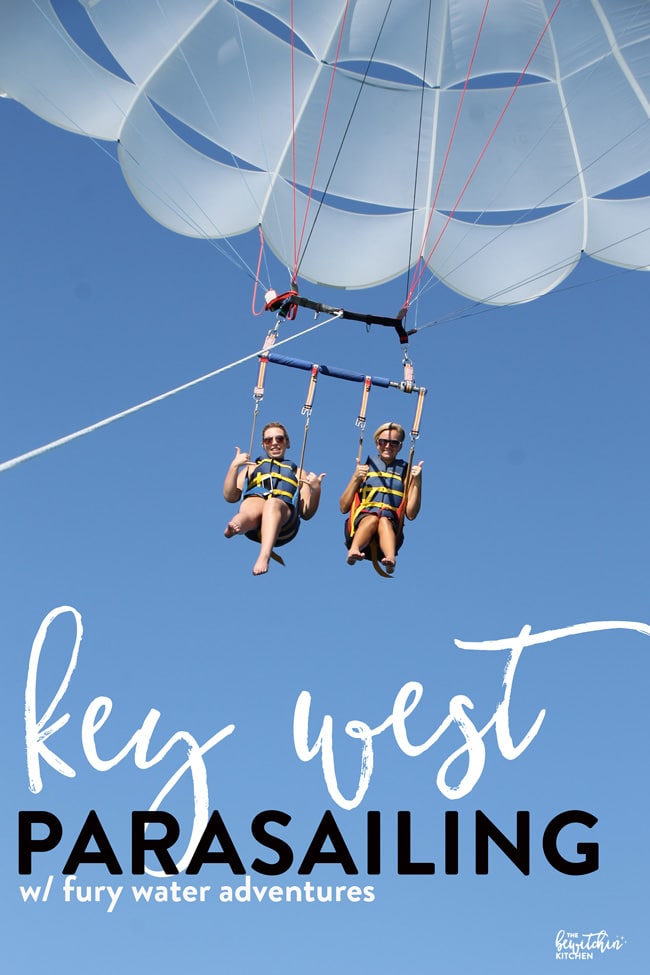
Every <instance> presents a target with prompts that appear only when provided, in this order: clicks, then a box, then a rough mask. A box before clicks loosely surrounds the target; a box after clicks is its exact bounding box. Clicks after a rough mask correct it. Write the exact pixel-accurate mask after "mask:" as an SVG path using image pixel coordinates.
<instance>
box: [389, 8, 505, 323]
mask: <svg viewBox="0 0 650 975" xmlns="http://www.w3.org/2000/svg"><path fill="white" fill-rule="evenodd" d="M489 6H490V0H485V6H484V7H483V15H482V17H481V22H480V24H479V27H478V31H477V34H476V39H475V41H474V47H473V49H472V53H471V56H470V59H469V64H468V66H467V73H466V75H465V81H464V83H463V88H462V91H461V94H460V98H459V100H458V107H457V108H456V114H455V116H454V121H453V123H452V127H451V133H450V135H449V140H448V142H447V148H446V150H445V155H444V159H443V161H442V166H441V167H440V175H439V176H438V182H437V184H436V188H435V191H434V194H433V200H432V202H431V206H430V207H429V218H428V220H427V225H426V227H425V230H424V233H423V235H422V244H421V247H420V253H419V254H418V259H417V266H416V269H415V275H414V280H413V286H412V287H411V289H410V290H409V291H408V293H407V295H406V300H405V302H404V307H405V308H408V306H409V304H410V302H411V299H412V297H413V292H414V290H415V288H416V287H417V284H418V282H419V280H420V278H421V277H422V273H423V270H422V271H421V270H420V268H421V267H422V261H423V255H424V247H425V242H426V239H427V236H428V233H429V228H430V227H431V221H432V220H433V214H434V212H435V208H436V203H437V202H438V196H439V194H440V187H441V186H442V180H443V178H444V175H445V170H446V169H447V163H448V161H449V154H450V152H451V147H452V144H453V141H454V138H455V136H456V128H457V126H458V120H459V118H460V113H461V110H462V107H463V102H464V101H465V95H466V93H467V88H468V86H469V79H470V77H471V75H472V68H473V66H474V60H475V58H476V52H477V50H478V43H479V40H480V39H481V34H482V33H483V27H484V26H485V19H486V17H487V12H488V7H489ZM457 205H458V204H457ZM446 227H447V225H446V224H445V229H446ZM441 236H442V235H441ZM436 244H437V241H436ZM429 256H430V255H429Z"/></svg>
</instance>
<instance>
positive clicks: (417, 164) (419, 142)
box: [406, 0, 439, 301]
mask: <svg viewBox="0 0 650 975" xmlns="http://www.w3.org/2000/svg"><path fill="white" fill-rule="evenodd" d="M430 30H431V0H429V9H428V11H427V32H426V41H425V43H424V64H423V67H422V84H421V86H420V115H419V118H418V140H417V147H416V150H415V178H414V180H413V196H412V198H411V232H410V234H409V249H408V260H407V262H406V295H407V298H406V301H408V294H409V283H410V279H411V260H412V258H413V237H414V234H415V208H416V203H417V192H418V175H419V170H420V148H421V145H422V119H423V118H424V92H425V90H426V71H427V63H428V60H429V31H430ZM438 80H439V79H438ZM434 131H435V127H434Z"/></svg>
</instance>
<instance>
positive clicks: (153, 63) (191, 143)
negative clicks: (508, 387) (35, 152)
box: [0, 0, 650, 304]
mask: <svg viewBox="0 0 650 975" xmlns="http://www.w3.org/2000/svg"><path fill="white" fill-rule="evenodd" d="M80 3H81V5H82V7H83V8H85V10H82V9H81V8H77V9H78V11H79V13H81V14H82V15H83V17H84V18H87V21H86V25H87V28H88V29H87V31H86V35H85V37H83V36H82V35H81V34H80V33H79V32H78V30H77V29H76V28H75V27H74V25H73V24H72V23H71V21H70V17H69V10H70V2H69V0H65V2H63V0H59V2H57V3H50V2H49V0H30V2H25V0H3V3H2V7H1V9H0V88H1V89H3V90H4V91H6V92H7V93H8V94H9V95H10V96H11V97H13V98H14V99H17V100H18V101H20V102H22V103H23V104H24V105H26V106H27V107H28V108H29V109H31V110H32V111H33V112H35V113H37V114H38V115H40V116H42V117H43V118H45V119H47V120H49V121H50V122H53V123H55V124H56V125H59V126H62V127H64V128H67V129H70V130H72V131H75V132H78V133H82V134H84V135H87V136H91V137H93V138H95V139H101V140H116V141H117V142H118V146H119V148H118V155H119V160H120V164H121V166H122V170H123V173H124V177H125V179H126V181H127V183H128V185H129V187H130V188H131V190H132V192H133V194H134V196H135V197H136V199H137V200H138V201H139V202H140V204H141V205H142V206H143V207H144V208H145V209H146V210H147V211H148V212H149V213H150V214H151V215H152V216H153V217H154V218H155V219H156V220H158V221H160V222H161V223H162V224H164V225H165V226H167V227H169V228H170V229H172V230H174V231H177V232H179V233H182V234H189V235H195V236H208V237H225V236H231V235H236V234H242V233H244V232H246V231H248V230H250V229H251V228H254V227H255V226H257V225H258V224H261V226H262V228H263V231H264V235H265V239H266V241H267V243H268V244H269V246H270V247H271V248H272V250H273V251H274V252H275V253H276V254H277V256H278V257H279V259H280V260H281V261H282V262H283V263H284V264H285V265H287V266H288V267H290V268H292V269H294V272H295V273H299V274H300V277H302V278H306V279H308V280H311V281H315V282H319V283H322V284H327V285H331V286H335V287H344V288H362V287H363V288H365V287H370V286H373V285H375V284H379V283H380V282H382V281H386V280H389V279H391V278H393V277H395V276H397V275H399V274H401V273H403V272H404V271H405V270H406V269H407V268H408V267H409V266H413V265H414V264H415V263H416V262H417V260H418V258H421V259H422V260H423V261H426V262H428V264H429V267H430V268H431V270H432V271H433V273H434V274H435V275H436V276H437V277H439V278H440V279H442V280H443V281H444V282H445V283H446V284H447V285H448V286H449V287H451V288H453V289H455V290H456V291H459V292H461V293H463V294H465V295H468V296H471V297H472V298H474V299H477V300H480V301H488V302H493V303H496V304H499V303H504V304H505V303H512V302H516V301H527V300H529V299H531V298H534V297H536V296H537V295H539V294H542V293H544V292H547V291H549V290H550V289H551V288H553V287H554V286H555V285H556V284H558V283H559V282H560V281H561V280H563V279H564V278H565V277H566V276H567V275H568V274H569V272H570V271H571V269H572V268H573V267H574V266H575V265H576V263H577V262H578V260H579V258H580V254H581V253H582V252H585V253H587V254H590V255H592V256H593V257H595V258H598V259H599V260H604V261H609V262H611V263H613V264H618V265H622V266H625V267H635V268H646V269H647V268H648V267H649V266H650V232H649V230H648V228H649V227H650V197H649V196H648V195H644V194H646V193H647V185H648V182H647V180H644V179H643V178H644V177H646V176H647V174H648V172H649V171H650V124H649V115H650V4H649V3H647V0H561V2H559V4H558V3H555V0H487V2H486V0H431V2H429V0H347V2H346V0H326V2H324V0H299V2H296V3H295V4H293V3H291V2H290V0H246V2H236V0H137V2H134V0H80ZM66 10H67V12H66ZM61 18H63V19H61ZM292 18H293V22H292ZM64 20H65V26H64ZM90 34H92V43H89V42H88V36H89V35H90ZM104 46H105V47H104ZM89 52H90V53H89ZM98 52H99V53H98ZM109 52H110V54H109ZM640 186H641V187H642V190H641V191H640V189H639V187H640Z"/></svg>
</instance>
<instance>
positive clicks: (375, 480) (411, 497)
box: [340, 423, 422, 572]
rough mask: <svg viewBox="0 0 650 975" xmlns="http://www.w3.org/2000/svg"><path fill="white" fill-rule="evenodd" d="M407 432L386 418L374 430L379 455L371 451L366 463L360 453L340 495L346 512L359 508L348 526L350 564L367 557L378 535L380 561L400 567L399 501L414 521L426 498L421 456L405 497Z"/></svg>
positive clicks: (392, 568) (391, 567)
mask: <svg viewBox="0 0 650 975" xmlns="http://www.w3.org/2000/svg"><path fill="white" fill-rule="evenodd" d="M404 436H405V434H404V427H402V426H400V424H399V423H384V424H383V425H382V426H380V427H379V428H378V429H377V430H375V433H374V436H373V440H374V441H375V445H376V447H377V457H368V459H367V461H366V463H365V464H362V463H360V461H361V458H360V457H359V458H357V466H356V469H355V471H354V474H353V475H352V477H351V478H350V482H349V484H348V486H347V487H346V489H345V491H344V492H343V494H342V495H341V500H340V508H341V512H342V513H343V514H347V512H348V511H350V510H351V509H353V508H354V510H353V511H352V515H351V519H350V524H349V526H348V527H347V528H346V545H347V547H348V549H349V551H348V557H347V562H348V565H354V564H355V562H359V561H360V560H361V559H364V558H365V557H366V552H367V549H368V546H369V545H370V543H371V542H372V540H373V539H374V538H375V537H376V539H377V542H378V544H379V548H380V549H381V564H382V565H383V566H384V567H385V569H386V570H387V571H388V572H393V570H394V569H395V557H396V555H397V550H398V549H399V547H400V546H401V544H402V540H403V539H402V532H401V527H400V518H399V509H400V506H401V505H402V504H404V505H405V507H404V514H405V516H406V517H407V518H408V519H409V521H412V520H413V519H414V518H415V517H416V516H417V514H418V512H419V510H420V504H421V501H422V461H420V463H419V464H414V465H413V467H412V468H411V474H410V478H409V485H408V495H407V496H406V497H404V493H405V488H406V486H405V484H404V478H405V477H406V470H407V466H408V465H407V463H406V461H403V460H400V459H398V457H397V455H398V453H399V452H400V450H401V448H402V444H403V443H404ZM357 499H358V500H357ZM355 501H357V504H356V506H355Z"/></svg>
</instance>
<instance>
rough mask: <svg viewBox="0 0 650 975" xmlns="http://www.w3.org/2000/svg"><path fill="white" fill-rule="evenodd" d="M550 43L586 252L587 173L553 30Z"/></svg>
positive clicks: (582, 249) (583, 246)
mask: <svg viewBox="0 0 650 975" xmlns="http://www.w3.org/2000/svg"><path fill="white" fill-rule="evenodd" d="M548 35H549V41H550V44H551V48H552V50H553V60H554V62H555V81H556V84H557V89H558V93H559V96H560V105H561V108H562V117H563V118H564V124H565V126H566V130H567V134H568V136H569V143H570V145H571V151H572V153H573V159H574V161H575V164H576V176H577V177H578V180H579V182H580V192H581V194H582V246H581V248H580V249H581V251H584V249H585V247H586V246H587V236H588V233H589V226H588V225H589V211H588V208H587V184H586V182H585V175H584V174H585V171H584V169H583V166H582V159H581V158H580V152H579V150H578V144H577V142H576V138H575V132H574V129H573V122H572V120H571V116H570V114H569V106H568V103H567V100H566V96H565V92H564V85H563V83H562V76H561V74H560V62H559V59H558V56H557V45H556V43H555V36H554V34H553V28H551V29H550V30H549V32H548Z"/></svg>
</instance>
